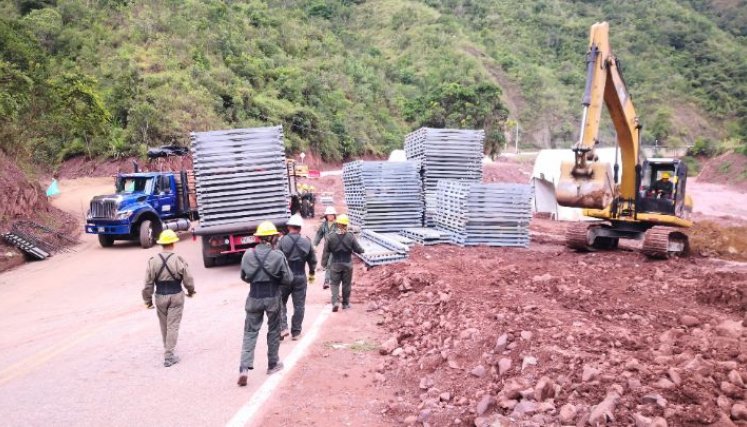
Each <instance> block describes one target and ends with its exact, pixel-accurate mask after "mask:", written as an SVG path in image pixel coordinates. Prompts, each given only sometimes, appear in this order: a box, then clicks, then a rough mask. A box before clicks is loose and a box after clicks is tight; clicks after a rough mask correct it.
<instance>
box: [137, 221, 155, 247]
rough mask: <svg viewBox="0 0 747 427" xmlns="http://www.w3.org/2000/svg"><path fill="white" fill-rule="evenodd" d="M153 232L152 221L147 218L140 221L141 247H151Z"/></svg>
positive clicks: (153, 241)
mask: <svg viewBox="0 0 747 427" xmlns="http://www.w3.org/2000/svg"><path fill="white" fill-rule="evenodd" d="M153 233H154V230H153V223H152V222H151V221H150V220H149V219H146V220H144V221H143V222H141V223H140V246H141V247H142V248H143V249H148V248H151V247H153V244H154V243H155V238H154V236H153Z"/></svg>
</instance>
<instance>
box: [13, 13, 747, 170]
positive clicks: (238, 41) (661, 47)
mask: <svg viewBox="0 0 747 427" xmlns="http://www.w3.org/2000/svg"><path fill="white" fill-rule="evenodd" d="M726 3H728V5H726ZM744 3H745V2H744V1H743V0H736V1H732V2H715V1H708V0H689V1H685V0H681V1H675V0H662V1H658V2H644V1H628V2H613V1H584V2H579V1H571V0H553V1H549V0H533V1H528V2H520V3H517V2H513V1H509V0H448V1H435V0H423V1H415V0H411V1H396V0H381V1H365V0H313V1H300V0H284V1H272V0H271V1H264V2H263V1H258V0H250V1H227V0H184V1H170V0H146V1H136V0H94V1H91V0H88V1H83V0H16V1H14V2H3V3H2V4H0V13H2V18H0V74H1V75H2V76H3V77H2V78H0V148H2V149H3V150H4V151H5V152H7V153H9V154H10V155H11V156H13V157H15V158H21V159H33V160H35V161H37V162H41V163H45V164H50V165H55V164H57V163H59V162H60V161H61V160H63V159H65V158H69V157H73V156H77V155H81V154H83V155H87V156H108V157H119V156H124V155H131V154H142V153H143V152H144V151H145V150H146V149H147V146H152V145H159V144H164V143H174V142H176V143H182V144H183V143H186V142H187V139H188V138H187V135H188V132H189V131H192V130H195V131H199V130H206V129H216V128H225V127H241V126H255V125H266V124H278V123H282V124H284V125H285V129H286V139H287V146H288V150H289V151H297V150H301V149H304V150H309V149H310V150H312V151H314V152H317V153H319V154H321V155H322V156H323V157H324V158H326V159H329V160H339V159H342V158H347V157H350V156H355V155H361V154H381V153H386V152H387V151H388V150H390V149H392V148H394V147H399V146H401V144H402V138H403V136H404V134H405V133H407V132H408V131H410V130H411V129H413V128H415V127H418V126H422V125H427V126H434V127H442V126H449V127H468V128H469V127H479V128H486V129H487V130H488V151H489V152H496V151H498V150H499V149H500V147H501V146H502V145H503V144H504V143H505V142H506V141H507V139H508V140H509V141H508V142H511V143H512V142H513V139H512V138H513V133H512V131H513V129H514V126H515V123H516V122H517V121H518V123H519V126H520V129H521V142H522V145H525V146H535V147H546V146H563V145H567V144H568V142H569V141H572V140H573V139H575V138H576V135H577V132H578V131H577V127H578V125H577V123H578V121H579V116H580V107H579V104H580V97H581V92H582V91H583V80H584V69H583V68H584V67H583V55H584V52H585V50H586V43H587V38H588V28H589V26H590V25H591V24H592V23H593V22H595V21H599V20H608V21H610V23H611V36H612V43H613V46H614V47H615V49H616V53H617V54H618V56H620V57H621V58H622V60H623V61H624V66H625V68H624V71H625V77H626V80H627V83H628V85H629V86H630V90H631V92H632V94H633V96H634V98H635V100H636V103H637V107H638V110H639V113H640V115H641V117H642V121H643V123H644V125H645V128H644V132H645V133H644V138H645V139H646V142H652V141H653V140H654V139H659V140H660V141H661V142H663V143H665V144H667V145H670V146H681V145H684V144H689V143H691V142H692V141H694V140H695V139H696V138H697V137H705V138H709V139H713V140H719V139H722V138H727V137H731V138H741V139H742V140H743V141H744V140H747V138H745V135H747V59H746V58H747V42H745V34H744V31H745V30H744V28H745V25H747V24H745V19H747V18H745V17H744V14H743V13H741V12H740V13H733V12H734V11H735V10H736V11H743V10H744V8H740V7H738V6H739V5H740V4H741V5H744ZM509 119H510V120H509ZM612 135H613V133H612V132H611V130H610V129H609V126H607V129H606V130H605V132H603V140H604V141H603V142H610V141H612V140H613V136H612Z"/></svg>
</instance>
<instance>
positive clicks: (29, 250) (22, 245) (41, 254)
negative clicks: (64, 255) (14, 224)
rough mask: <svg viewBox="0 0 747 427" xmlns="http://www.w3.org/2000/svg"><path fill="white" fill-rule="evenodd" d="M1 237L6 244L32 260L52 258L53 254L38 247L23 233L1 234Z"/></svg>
mask: <svg viewBox="0 0 747 427" xmlns="http://www.w3.org/2000/svg"><path fill="white" fill-rule="evenodd" d="M0 237H2V238H3V240H5V242H6V243H8V244H9V245H13V246H15V247H17V248H18V249H20V250H21V251H23V253H25V254H26V255H28V256H30V257H31V258H32V259H36V260H39V261H41V260H45V259H47V258H49V257H50V256H52V254H50V253H49V252H47V251H45V250H43V249H41V248H40V247H39V246H37V245H36V244H35V243H34V242H33V241H32V240H31V239H30V238H29V237H28V236H25V235H23V234H21V233H15V232H13V233H3V234H0Z"/></svg>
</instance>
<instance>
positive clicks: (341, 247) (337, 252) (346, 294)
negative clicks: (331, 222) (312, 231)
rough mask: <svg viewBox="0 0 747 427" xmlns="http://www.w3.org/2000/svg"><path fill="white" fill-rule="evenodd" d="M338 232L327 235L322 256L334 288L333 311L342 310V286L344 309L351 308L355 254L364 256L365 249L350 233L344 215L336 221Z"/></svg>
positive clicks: (348, 221)
mask: <svg viewBox="0 0 747 427" xmlns="http://www.w3.org/2000/svg"><path fill="white" fill-rule="evenodd" d="M335 224H336V225H337V230H336V231H335V232H334V233H330V234H328V235H327V240H326V241H325V242H324V252H323V254H322V265H323V266H327V271H329V284H330V287H331V288H332V311H335V312H336V311H338V310H339V309H340V304H339V303H340V285H342V308H343V309H348V308H350V293H351V290H352V284H353V253H357V254H362V253H363V252H364V251H363V248H362V247H361V245H360V244H359V243H358V240H357V239H356V238H355V236H354V235H353V233H351V232H349V231H348V225H350V219H349V218H348V216H347V215H345V214H342V215H339V216H338V217H337V219H335Z"/></svg>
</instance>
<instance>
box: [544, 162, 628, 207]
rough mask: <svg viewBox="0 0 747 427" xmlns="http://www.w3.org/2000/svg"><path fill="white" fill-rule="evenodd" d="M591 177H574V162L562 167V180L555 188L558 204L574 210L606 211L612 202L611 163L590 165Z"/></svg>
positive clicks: (563, 164) (564, 164)
mask: <svg viewBox="0 0 747 427" xmlns="http://www.w3.org/2000/svg"><path fill="white" fill-rule="evenodd" d="M590 166H591V172H592V173H591V175H588V176H583V175H574V174H573V173H572V171H573V167H574V162H563V163H562V164H561V165H560V180H559V181H558V184H557V185H556V186H555V195H556V197H557V198H558V204H559V205H561V206H568V207H573V208H584V209H604V208H606V207H607V206H608V205H609V204H610V202H612V198H613V192H614V181H613V179H612V168H611V167H610V164H609V163H603V162H594V163H590Z"/></svg>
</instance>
